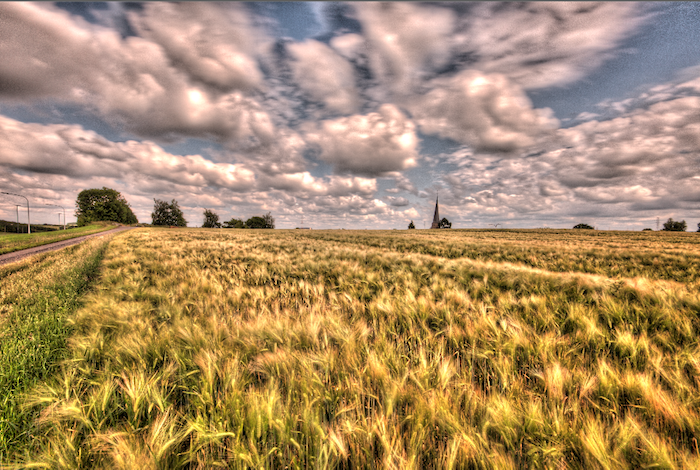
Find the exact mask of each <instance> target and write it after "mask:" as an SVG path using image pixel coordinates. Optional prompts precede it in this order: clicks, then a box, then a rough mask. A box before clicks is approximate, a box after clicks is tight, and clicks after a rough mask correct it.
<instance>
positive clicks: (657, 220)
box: [656, 217, 659, 232]
mask: <svg viewBox="0 0 700 470" xmlns="http://www.w3.org/2000/svg"><path fill="white" fill-rule="evenodd" d="M656 231H657V232H658V231H659V218H658V217H657V218H656Z"/></svg>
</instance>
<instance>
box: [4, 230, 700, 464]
mask: <svg viewBox="0 0 700 470" xmlns="http://www.w3.org/2000/svg"><path fill="white" fill-rule="evenodd" d="M699 264H700V235H699V234H694V233H659V232H652V233H649V232H643V233H642V232H637V233H631V232H598V231H581V232H579V231H553V230H521V231H508V230H495V231H478V230H443V231H427V230H425V231H423V230H416V231H401V232H399V231H386V232H375V231H303V232H301V231H292V230H290V231H283V230H269V231H264V230H259V231H256V230H205V229H187V230H178V229H172V230H163V229H137V230H132V231H130V232H128V233H125V234H122V235H119V236H117V237H115V238H114V239H113V241H112V242H111V243H110V245H109V247H108V248H107V250H106V252H105V255H104V260H103V263H102V268H101V269H102V270H101V277H100V280H99V283H98V285H97V288H96V290H94V291H93V292H92V293H90V294H88V296H87V297H86V298H85V299H84V305H83V307H82V308H80V309H79V310H77V312H76V313H75V314H74V315H73V316H72V320H71V324H72V325H73V326H72V328H73V331H74V335H73V337H72V339H71V340H70V351H69V352H68V353H67V354H68V357H69V359H68V360H67V361H66V362H65V363H64V365H63V366H62V367H61V369H60V371H57V373H56V374H55V375H54V377H53V378H52V379H51V380H47V381H45V384H44V385H41V386H39V387H37V388H35V389H34V390H33V391H32V392H31V393H30V394H29V395H28V397H27V402H26V403H27V406H28V407H30V409H34V410H40V411H41V414H40V415H39V417H38V419H37V421H36V426H37V427H36V428H35V429H34V430H33V431H32V440H27V441H26V442H24V444H23V445H22V446H17V448H16V449H15V451H14V452H15V453H14V458H15V459H21V463H20V466H21V465H26V466H29V465H30V464H31V465H35V466H36V467H39V466H45V467H48V468H202V469H203V468H216V467H219V466H221V467H227V468H346V469H354V468H367V469H369V468H396V469H404V468H416V469H419V468H477V469H481V468H483V469H490V468H493V469H501V468H513V469H516V468H551V469H565V468H572V469H579V468H586V469H588V468H605V469H607V468H630V469H637V468H669V469H673V468H700V457H699V455H698V453H699V450H698V438H699V437H700V398H699V397H700V346H699V343H698V335H699V334H700V316H699V314H700V295H699V294H698V287H699V283H700V278H699V275H698V265H699ZM32 407H33V408H32Z"/></svg>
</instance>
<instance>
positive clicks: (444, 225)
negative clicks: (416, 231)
mask: <svg viewBox="0 0 700 470" xmlns="http://www.w3.org/2000/svg"><path fill="white" fill-rule="evenodd" d="M438 228H452V222H450V221H449V220H447V217H443V218H442V220H441V221H440V225H439V226H438Z"/></svg>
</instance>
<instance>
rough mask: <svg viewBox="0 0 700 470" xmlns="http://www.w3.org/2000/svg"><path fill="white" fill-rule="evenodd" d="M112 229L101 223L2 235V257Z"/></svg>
mask: <svg viewBox="0 0 700 470" xmlns="http://www.w3.org/2000/svg"><path fill="white" fill-rule="evenodd" d="M111 228H113V226H112V225H109V224H105V223H100V224H92V225H86V226H85V227H77V228H71V229H68V230H61V231H56V232H41V233H32V234H27V233H19V234H5V235H0V255H4V254H6V253H12V252H14V251H19V250H26V249H27V248H34V247H35V246H42V245H48V244H49V243H55V242H60V241H63V240H70V239H71V238H76V237H82V236H83V235H90V234H92V233H98V232H104V231H105V230H109V229H111Z"/></svg>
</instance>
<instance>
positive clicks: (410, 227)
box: [408, 221, 416, 230]
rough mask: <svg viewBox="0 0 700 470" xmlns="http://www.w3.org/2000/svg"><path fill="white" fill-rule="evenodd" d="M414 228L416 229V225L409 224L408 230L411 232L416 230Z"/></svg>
mask: <svg viewBox="0 0 700 470" xmlns="http://www.w3.org/2000/svg"><path fill="white" fill-rule="evenodd" d="M414 228H416V226H415V224H414V223H413V221H411V223H410V224H408V229H409V230H411V229H414Z"/></svg>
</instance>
